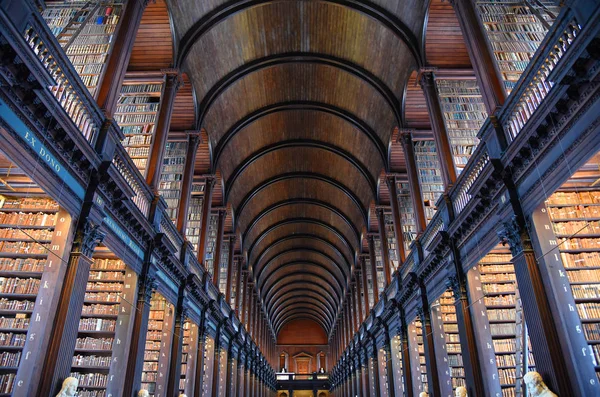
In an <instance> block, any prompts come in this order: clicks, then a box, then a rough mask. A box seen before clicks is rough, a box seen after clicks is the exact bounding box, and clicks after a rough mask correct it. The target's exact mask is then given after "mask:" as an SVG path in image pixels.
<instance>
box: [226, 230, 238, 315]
mask: <svg viewBox="0 0 600 397" xmlns="http://www.w3.org/2000/svg"><path fill="white" fill-rule="evenodd" d="M235 240H236V238H235V235H231V236H230V237H229V257H228V258H227V286H226V287H225V301H226V302H227V304H228V305H231V288H232V287H233V285H232V284H233V273H234V272H235V271H236V270H237V269H234V268H233V258H234V256H235V255H234V251H235ZM240 263H241V260H240ZM237 278H238V279H239V278H240V276H239V273H238V277H237ZM236 293H237V289H236ZM235 307H236V308H237V301H236V302H235Z"/></svg>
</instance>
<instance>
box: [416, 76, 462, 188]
mask: <svg viewBox="0 0 600 397" xmlns="http://www.w3.org/2000/svg"><path fill="white" fill-rule="evenodd" d="M420 75H421V76H420V79H419V84H420V85H421V88H422V89H423V94H425V100H426V102H427V110H428V111H429V120H430V121H431V128H432V129H433V136H434V138H435V146H436V148H437V153H438V157H439V159H440V166H441V167H442V169H441V171H442V179H443V181H444V187H445V188H446V190H447V189H448V187H449V186H451V185H454V183H455V182H456V169H455V168H454V160H453V158H452V148H451V147H450V139H449V138H448V132H447V131H446V124H445V123H444V114H443V113H442V107H441V106H440V101H439V98H438V93H437V90H436V87H435V78H434V75H433V71H431V70H427V69H424V70H422V71H421V73H420Z"/></svg>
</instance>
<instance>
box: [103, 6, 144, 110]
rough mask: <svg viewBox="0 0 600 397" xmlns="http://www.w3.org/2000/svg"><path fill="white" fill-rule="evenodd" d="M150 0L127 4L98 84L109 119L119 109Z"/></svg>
mask: <svg viewBox="0 0 600 397" xmlns="http://www.w3.org/2000/svg"><path fill="white" fill-rule="evenodd" d="M148 3H149V0H129V1H127V3H126V6H125V9H124V10H123V14H122V15H121V18H120V19H121V21H120V22H119V28H118V30H117V32H116V34H115V35H114V37H113V41H114V44H113V48H112V50H111V52H110V56H109V57H108V60H107V61H106V65H105V67H104V74H103V76H102V78H101V79H100V81H99V82H98V98H97V102H98V105H100V108H101V109H102V110H104V113H105V114H106V116H107V117H108V118H112V117H113V113H114V111H115V109H116V107H117V102H118V100H119V94H120V92H121V85H122V84H123V79H124V78H125V72H126V71H127V67H128V66H129V58H130V57H131V50H132V49H133V44H134V42H135V38H136V36H137V31H138V28H139V27H140V21H141V20H142V15H143V14H144V9H145V8H146V6H147V5H148Z"/></svg>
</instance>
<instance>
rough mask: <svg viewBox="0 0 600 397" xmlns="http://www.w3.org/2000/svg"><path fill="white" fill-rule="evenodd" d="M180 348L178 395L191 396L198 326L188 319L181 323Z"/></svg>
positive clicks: (195, 363) (194, 372)
mask: <svg viewBox="0 0 600 397" xmlns="http://www.w3.org/2000/svg"><path fill="white" fill-rule="evenodd" d="M182 342H183V343H182V348H181V377H180V379H179V393H181V394H185V395H188V396H190V395H192V392H193V390H194V380H195V375H196V365H197V364H198V363H197V357H196V352H197V350H198V326H197V325H196V324H195V323H194V322H193V321H192V320H190V319H186V320H185V322H184V323H183V340H182Z"/></svg>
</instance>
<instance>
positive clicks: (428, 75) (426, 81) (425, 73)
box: [417, 66, 437, 87]
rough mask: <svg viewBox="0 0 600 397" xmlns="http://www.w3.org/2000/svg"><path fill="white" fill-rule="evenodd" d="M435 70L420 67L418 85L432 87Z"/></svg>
mask: <svg viewBox="0 0 600 397" xmlns="http://www.w3.org/2000/svg"><path fill="white" fill-rule="evenodd" d="M436 71H437V68H434V67H427V66H426V67H422V68H421V69H419V75H418V76H417V80H418V81H419V85H420V86H421V87H423V86H433V83H434V78H435V75H434V74H435V72H436Z"/></svg>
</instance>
